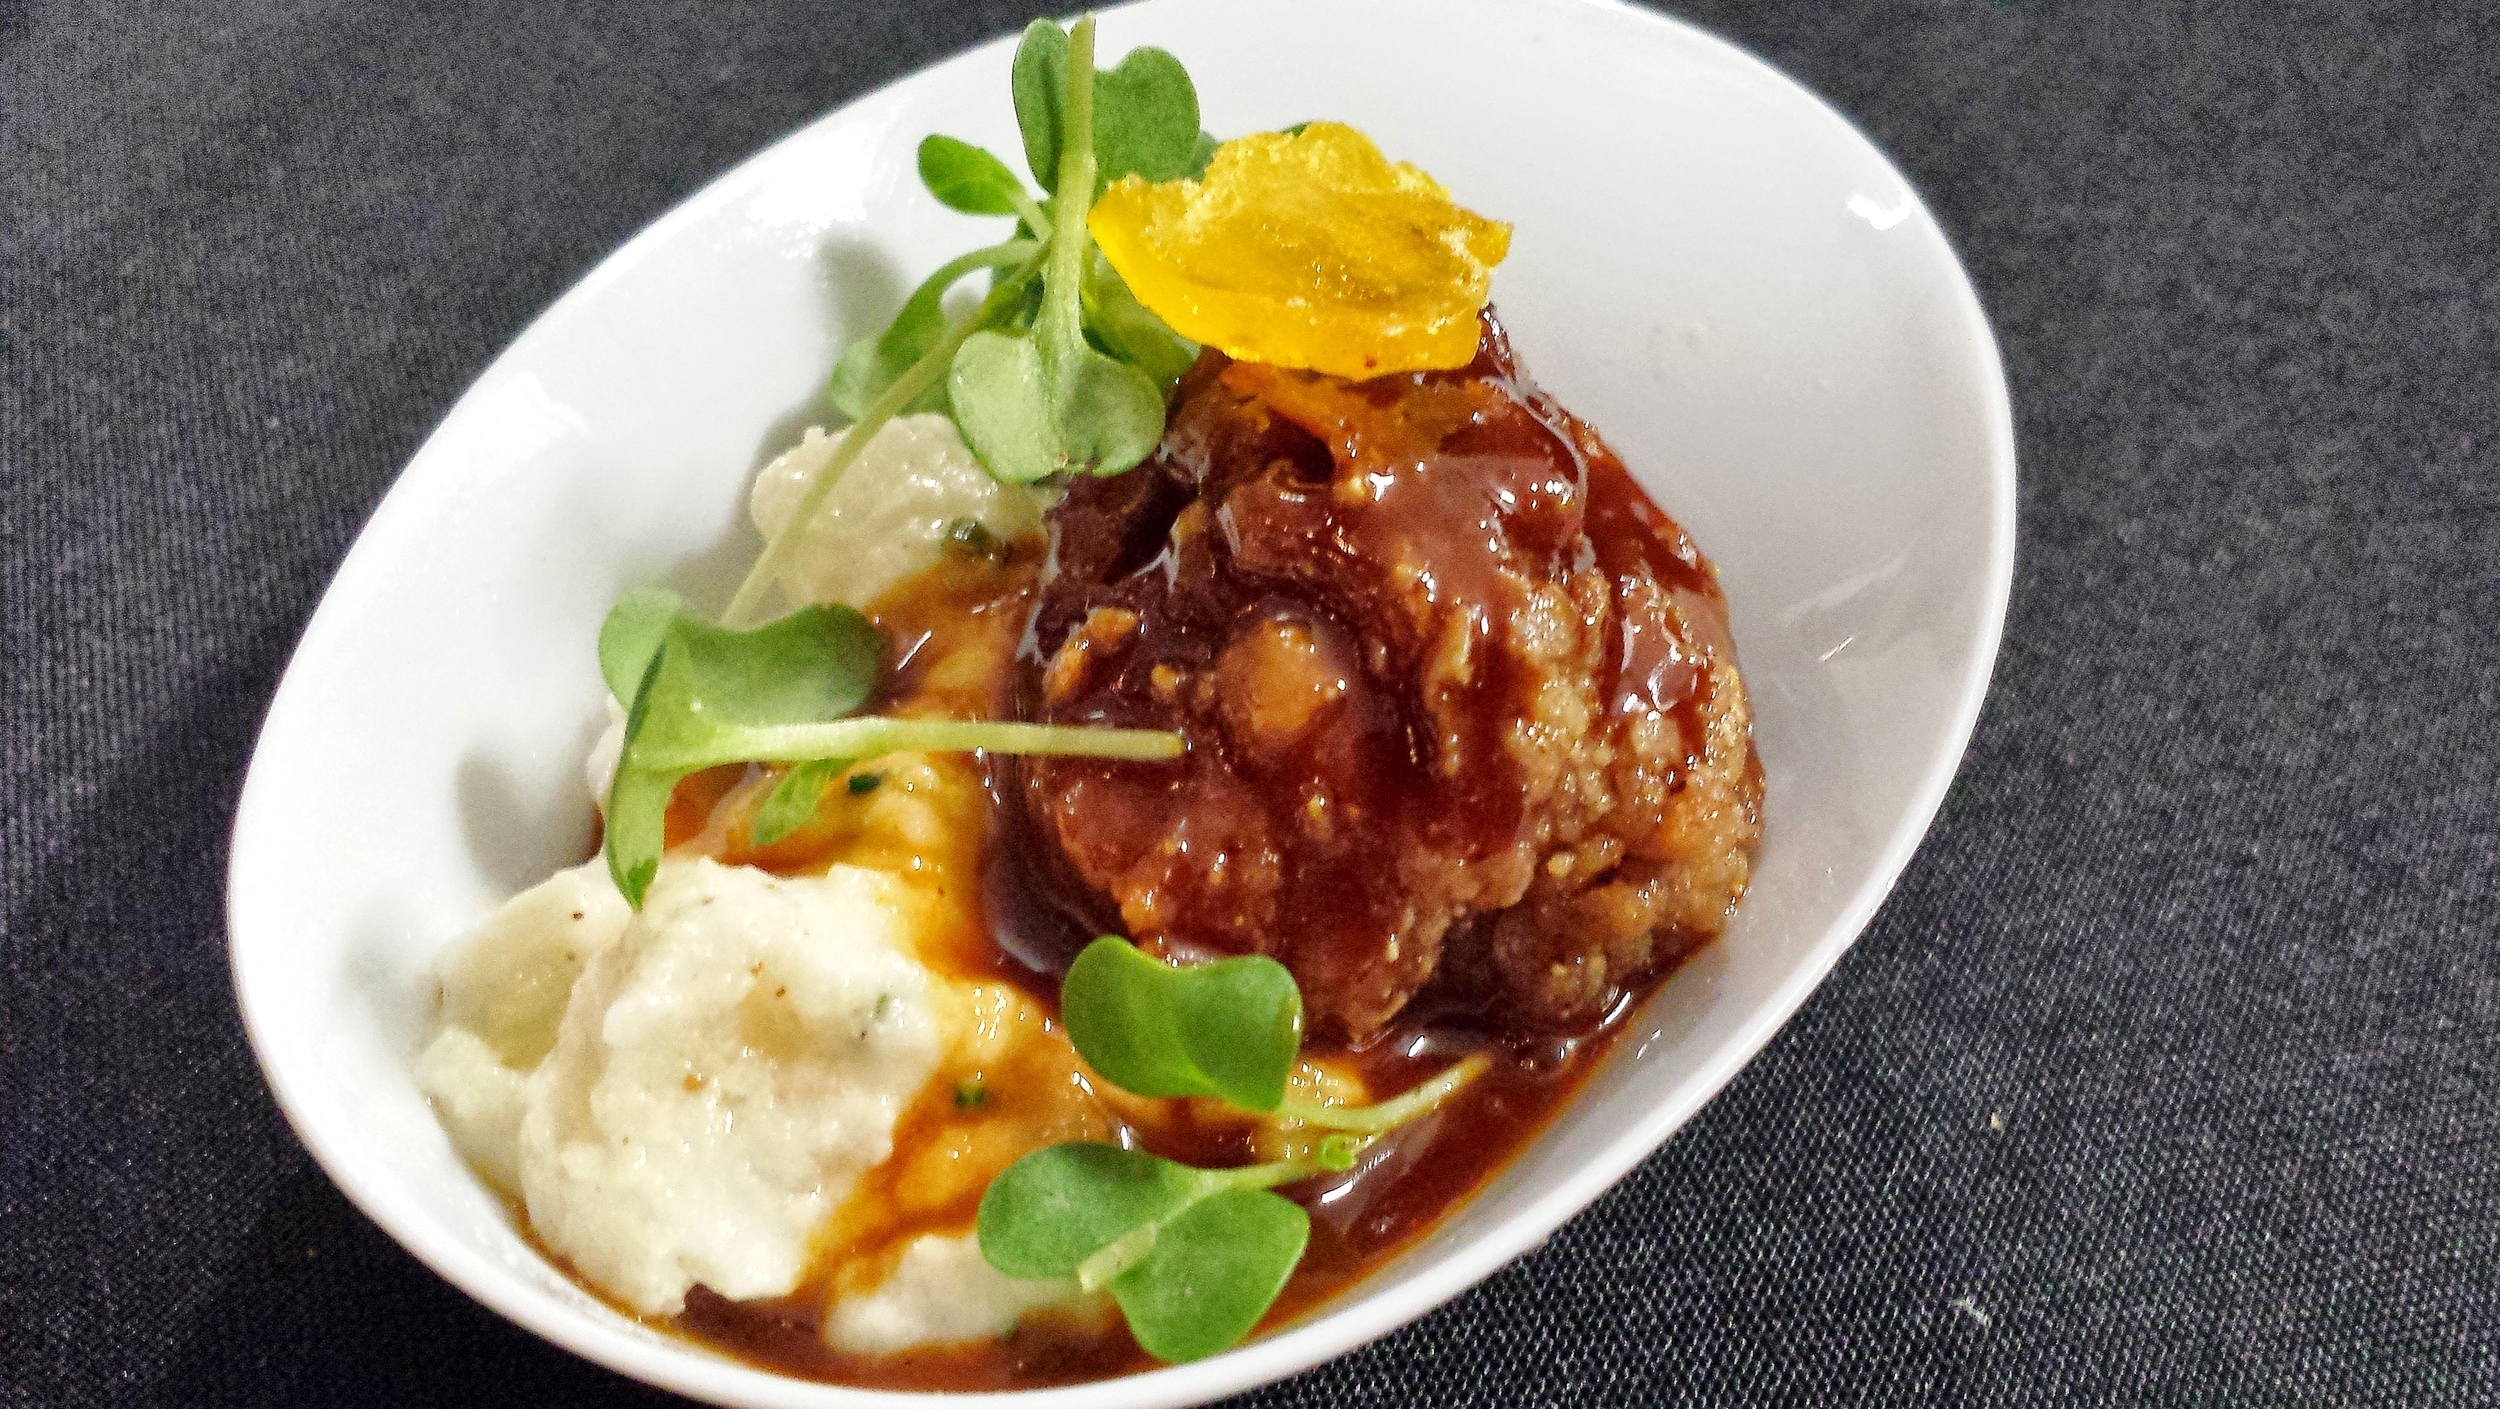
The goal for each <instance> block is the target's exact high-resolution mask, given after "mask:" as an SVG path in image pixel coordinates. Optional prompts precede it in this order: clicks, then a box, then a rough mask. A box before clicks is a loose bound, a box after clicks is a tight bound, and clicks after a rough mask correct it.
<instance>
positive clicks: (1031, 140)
mask: <svg viewBox="0 0 2500 1409" xmlns="http://www.w3.org/2000/svg"><path fill="white" fill-rule="evenodd" d="M1007 81H1008V91H1009V93H1010V94H1011V96H1013V97H1014V99H1015V105H1016V127H1017V128H1018V129H1019V130H1020V131H1021V133H1022V134H1023V137H1024V164H1025V165H1026V166H1028V167H1030V168H1032V171H1033V179H1034V180H1036V181H1039V182H1040V183H1042V189H1043V190H1045V191H1055V190H1057V189H1058V186H1059V107H1060V100H1061V98H1062V96H1063V95H1064V94H1065V93H1066V92H1067V86H1068V32H1067V31H1066V30H1064V29H1061V28H1060V27H1059V26H1058V25H1056V24H1054V23H1052V22H1051V21H1049V20H1035V21H1033V23H1031V24H1029V25H1027V26H1025V29H1024V38H1023V39H1021V40H1019V41H1017V43H1016V60H1015V64H1014V65H1013V67H1012V68H1010V69H1009V71H1008V80H1007Z"/></svg>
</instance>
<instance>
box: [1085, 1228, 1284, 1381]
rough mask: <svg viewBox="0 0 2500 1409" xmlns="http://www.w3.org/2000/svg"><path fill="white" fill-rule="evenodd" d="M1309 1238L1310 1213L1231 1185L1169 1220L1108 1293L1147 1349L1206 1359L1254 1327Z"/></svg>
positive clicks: (1171, 1358) (1177, 1359) (1166, 1356)
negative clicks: (1142, 1255)
mask: <svg viewBox="0 0 2500 1409" xmlns="http://www.w3.org/2000/svg"><path fill="white" fill-rule="evenodd" d="M1310 1241H1311V1216H1310V1215H1309V1214H1307V1213H1304V1212H1303V1211H1302V1209H1301V1207H1300V1206H1299V1205H1297V1204H1295V1203H1293V1202H1292V1201H1291V1200H1289V1199H1285V1198H1282V1197H1280V1196H1278V1195H1275V1194H1271V1193H1269V1192H1267V1191H1266V1190H1264V1189H1226V1190H1224V1191H1222V1192H1221V1193H1217V1194H1215V1195H1213V1196H1211V1197H1209V1198H1207V1199H1206V1200H1204V1201H1202V1202H1200V1203H1197V1204H1193V1205H1191V1206H1190V1207H1189V1208H1188V1209H1186V1210H1184V1211H1183V1212H1182V1213H1181V1215H1180V1216H1179V1217H1177V1218H1175V1219H1173V1220H1172V1221H1171V1222H1169V1223H1167V1224H1165V1225H1163V1227H1162V1228H1161V1229H1160V1230H1159V1231H1158V1233H1157V1234H1156V1237H1155V1240H1154V1246H1153V1247H1152V1248H1151V1249H1150V1250H1148V1252H1147V1253H1146V1255H1145V1256H1144V1257H1142V1258H1140V1259H1138V1261H1137V1262H1136V1263H1135V1264H1134V1265H1132V1266H1130V1267H1129V1268H1128V1269H1127V1270H1125V1271H1123V1272H1121V1273H1120V1274H1119V1275H1118V1276H1116V1277H1114V1278H1112V1279H1111V1283H1110V1285H1111V1296H1112V1299H1113V1300H1115V1301H1117V1302H1118V1303H1119V1304H1120V1314H1122V1315H1123V1316H1126V1317H1127V1318H1128V1326H1129V1333H1130V1334H1131V1335H1134V1336H1136V1337H1137V1343H1138V1345H1139V1346H1141V1347H1143V1348H1144V1350H1145V1352H1146V1353H1147V1354H1148V1355H1151V1356H1154V1357H1155V1358H1156V1359H1158V1360H1164V1361H1168V1362H1170V1363H1173V1364H1181V1363H1184V1362H1186V1361H1191V1360H1199V1359H1204V1358H1205V1357H1207V1356H1210V1355H1213V1354H1215V1353H1216V1352H1217V1351H1219V1350H1223V1349H1225V1348H1226V1347H1228V1346H1230V1345H1232V1344H1234V1343H1235V1342H1237V1341H1239V1340H1240V1339H1241V1338H1242V1337H1244V1336H1246V1335H1248V1334H1250V1332H1252V1331H1253V1330H1255V1329H1257V1328H1258V1324H1259V1318H1260V1317H1262V1316H1264V1315H1266V1314H1267V1309H1268V1308H1269V1307H1270V1306H1273V1305H1275V1303H1276V1297H1277V1295H1278V1294H1279V1293H1281V1292H1282V1291H1284V1289H1285V1281H1286V1279H1287V1278H1290V1277H1291V1276H1293V1269H1294V1267H1295V1266H1296V1265H1297V1264H1299V1263H1300V1262H1301V1261H1302V1250H1303V1248H1304V1247H1306V1246H1308V1245H1309V1243H1310ZM1079 1280H1080V1281H1081V1280H1082V1278H1081V1277H1080V1279H1079Z"/></svg>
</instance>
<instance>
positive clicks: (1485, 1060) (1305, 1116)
mask: <svg viewBox="0 0 2500 1409" xmlns="http://www.w3.org/2000/svg"><path fill="white" fill-rule="evenodd" d="M1492 1064H1493V1063H1492V1059H1491V1058H1489V1057H1487V1056H1485V1054H1484V1053H1482V1052H1478V1053H1476V1054H1475V1055H1473V1056H1471V1057H1468V1058H1467V1059H1466V1060H1465V1061H1462V1062H1460V1063H1458V1064H1457V1065H1456V1066H1453V1067H1451V1068H1450V1069H1449V1070H1447V1071H1445V1072H1443V1073H1441V1074H1440V1075H1439V1076H1436V1077H1434V1078H1433V1079H1432V1080H1430V1081H1427V1082H1425V1083H1424V1084H1422V1085H1421V1086H1418V1087H1416V1088H1415V1089H1414V1090H1412V1091H1409V1092H1407V1093H1406V1094H1405V1095H1403V1096H1399V1097H1396V1098H1394V1099H1391V1100H1387V1101H1382V1102H1381V1103H1380V1104H1378V1105H1374V1106H1323V1105H1318V1104H1315V1103H1313V1102H1309V1101H1285V1102H1283V1103H1281V1104H1279V1105H1278V1106H1277V1107H1276V1112H1275V1114H1276V1116H1277V1118H1279V1119H1281V1120H1298V1121H1301V1122H1302V1123H1303V1124H1305V1125H1316V1126H1318V1127H1320V1128H1321V1129H1323V1130H1358V1131H1362V1132H1365V1133H1367V1134H1368V1133H1374V1132H1378V1131H1382V1130H1395V1129H1396V1128H1397V1127H1399V1126H1401V1125H1404V1124H1406V1123H1407V1122H1408V1121H1410V1120H1418V1119H1421V1118H1422V1117H1424V1116H1427V1115H1430V1114H1431V1113H1432V1112H1433V1111H1434V1110H1436V1109H1438V1108H1439V1107H1440V1105H1441V1103H1442V1102H1443V1101H1446V1100H1448V1099H1449V1098H1450V1097H1451V1095H1452V1094H1454V1093H1455V1092H1457V1090H1458V1088H1460V1087H1462V1086H1464V1085H1466V1084H1467V1083H1468V1082H1470V1081H1473V1080H1475V1079H1476V1078H1477V1077H1479V1076H1482V1075H1483V1074H1484V1071H1485V1068H1487V1067H1489V1066H1491V1065H1492Z"/></svg>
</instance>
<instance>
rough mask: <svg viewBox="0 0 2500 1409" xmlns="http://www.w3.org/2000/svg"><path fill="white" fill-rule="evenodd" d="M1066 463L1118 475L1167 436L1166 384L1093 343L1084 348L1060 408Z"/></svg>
mask: <svg viewBox="0 0 2500 1409" xmlns="http://www.w3.org/2000/svg"><path fill="white" fill-rule="evenodd" d="M1057 420H1058V422H1059V426H1060V436H1061V443H1060V455H1061V464H1062V465H1063V466H1064V467H1065V468H1067V469H1069V470H1072V471H1082V472H1085V473H1088V474H1097V475H1116V474H1119V473H1121V472H1122V471H1124V470H1129V469H1133V468H1135V467H1136V466H1137V465H1139V464H1141V463H1143V462H1144V460H1145V458H1146V457H1147V456H1149V455H1152V454H1153V453H1154V452H1155V446H1157V445H1158V444H1160V443H1162V440H1163V388H1162V387H1160V386H1158V385H1156V383H1155V379H1154V378H1153V377H1151V376H1149V375H1147V373H1146V372H1145V370H1144V369H1142V368H1139V367H1134V366H1131V365H1130V364H1128V363H1126V362H1122V361H1119V360H1118V359H1116V358H1111V357H1105V356H1104V355H1102V354H1101V353H1099V352H1096V351H1095V350H1094V349H1092V348H1090V347H1087V348H1084V349H1082V350H1081V351H1079V352H1078V354H1077V357H1076V364H1075V366H1074V367H1073V368H1072V369H1071V371H1070V375H1069V376H1068V378H1067V388H1066V391H1065V393H1064V395H1063V400H1062V401H1061V403H1060V405H1059V407H1058V408H1057Z"/></svg>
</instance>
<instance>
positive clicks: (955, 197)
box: [919, 132, 1039, 228]
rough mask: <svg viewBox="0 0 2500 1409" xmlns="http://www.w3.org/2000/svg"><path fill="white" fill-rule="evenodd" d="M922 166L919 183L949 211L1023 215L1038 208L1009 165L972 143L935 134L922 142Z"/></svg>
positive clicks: (920, 162) (974, 213) (968, 213)
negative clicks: (1008, 167)
mask: <svg viewBox="0 0 2500 1409" xmlns="http://www.w3.org/2000/svg"><path fill="white" fill-rule="evenodd" d="M919 165H920V184H921V185H923V186H926V187H928V188H929V194H930V195H933V196H935V197H937V198H938V204H940V205H943V206H945V207H946V208H947V209H949V210H960V211H962V212H963V213H964V214H966V215H1022V214H1024V213H1025V212H1026V211H1028V210H1034V209H1036V207H1035V206H1034V205H1033V198H1032V197H1031V196H1030V195H1028V194H1026V192H1025V189H1024V183H1023V182H1021V181H1019V180H1017V179H1016V174H1015V173H1014V172H1012V171H1009V170H1008V169H1007V163H1005V162H1003V161H1000V160H999V159H998V158H996V157H994V156H991V155H990V154H989V153H988V152H987V151H984V150H983V149H981V148H979V147H976V146H974V145H972V144H971V143H970V142H965V141H960V140H958V139H956V138H953V137H947V136H942V135H940V134H938V133H935V132H932V133H930V134H929V135H928V136H926V137H923V138H921V139H920V157H919ZM1036 228H1039V227H1036Z"/></svg>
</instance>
